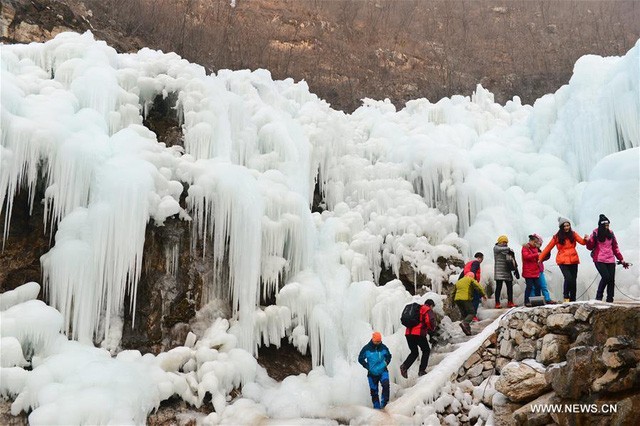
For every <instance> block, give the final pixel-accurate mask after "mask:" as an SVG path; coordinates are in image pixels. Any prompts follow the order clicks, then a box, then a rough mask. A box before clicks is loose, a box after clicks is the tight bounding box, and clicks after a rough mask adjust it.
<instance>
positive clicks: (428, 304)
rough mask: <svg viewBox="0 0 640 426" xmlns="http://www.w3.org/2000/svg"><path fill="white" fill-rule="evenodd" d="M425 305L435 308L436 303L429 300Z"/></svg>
mask: <svg viewBox="0 0 640 426" xmlns="http://www.w3.org/2000/svg"><path fill="white" fill-rule="evenodd" d="M424 304H425V305H427V306H435V305H436V304H435V302H434V301H433V299H427V300H425V301H424Z"/></svg>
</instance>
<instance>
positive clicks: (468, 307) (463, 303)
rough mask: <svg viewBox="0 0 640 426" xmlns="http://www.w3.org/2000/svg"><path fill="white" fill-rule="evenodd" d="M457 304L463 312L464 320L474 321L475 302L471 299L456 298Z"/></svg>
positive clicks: (468, 322)
mask: <svg viewBox="0 0 640 426" xmlns="http://www.w3.org/2000/svg"><path fill="white" fill-rule="evenodd" d="M456 305H457V306H458V309H460V313H461V314H462V321H463V322H466V323H467V324H470V323H471V321H473V316H474V315H475V310H474V309H473V303H472V302H471V300H456Z"/></svg>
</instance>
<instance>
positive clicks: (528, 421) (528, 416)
mask: <svg viewBox="0 0 640 426" xmlns="http://www.w3.org/2000/svg"><path fill="white" fill-rule="evenodd" d="M554 397H555V393H553V392H548V393H545V394H544V395H542V396H540V397H538V398H536V399H534V400H533V401H531V402H530V403H528V404H525V405H524V406H522V407H521V408H519V409H517V410H516V411H514V412H513V419H514V420H515V422H516V424H517V425H523V426H524V425H526V426H544V425H548V424H549V423H551V421H552V420H551V414H550V413H543V412H540V411H536V412H534V410H533V409H532V406H534V405H537V406H541V405H549V404H552V403H553V400H554Z"/></svg>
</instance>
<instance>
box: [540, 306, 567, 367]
mask: <svg viewBox="0 0 640 426" xmlns="http://www.w3.org/2000/svg"><path fill="white" fill-rule="evenodd" d="M550 317H551V315H550ZM568 350H569V338H568V337H567V336H564V335H561V334H547V335H545V336H544V337H543V338H542V347H541V348H540V351H539V352H538V357H537V358H536V360H537V361H538V362H541V363H543V364H551V363H554V362H561V361H563V360H564V359H565V355H566V353H567V351H568Z"/></svg>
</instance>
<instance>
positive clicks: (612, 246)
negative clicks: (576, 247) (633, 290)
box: [587, 214, 629, 303]
mask: <svg viewBox="0 0 640 426" xmlns="http://www.w3.org/2000/svg"><path fill="white" fill-rule="evenodd" d="M587 249H589V250H591V257H592V258H593V261H594V263H595V264H596V269H597V270H598V273H599V274H600V277H601V279H600V284H598V291H597V292H596V299H597V300H602V296H603V294H604V290H605V289H606V290H607V302H609V303H611V302H613V293H614V289H615V276H616V259H618V260H619V261H620V263H622V266H623V267H624V268H625V269H626V268H628V267H629V264H628V263H627V262H625V261H624V258H623V257H622V253H620V249H619V248H618V241H617V240H616V236H615V235H614V234H613V231H611V230H610V229H609V219H608V218H607V217H606V216H605V215H603V214H601V215H600V217H599V218H598V227H597V228H596V229H594V230H593V232H592V233H591V236H590V237H589V238H588V239H587Z"/></svg>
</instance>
